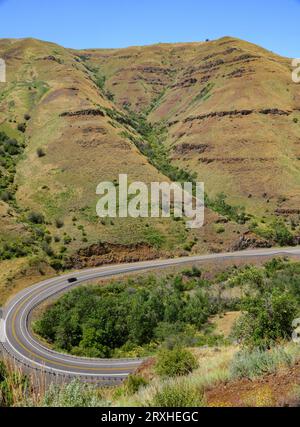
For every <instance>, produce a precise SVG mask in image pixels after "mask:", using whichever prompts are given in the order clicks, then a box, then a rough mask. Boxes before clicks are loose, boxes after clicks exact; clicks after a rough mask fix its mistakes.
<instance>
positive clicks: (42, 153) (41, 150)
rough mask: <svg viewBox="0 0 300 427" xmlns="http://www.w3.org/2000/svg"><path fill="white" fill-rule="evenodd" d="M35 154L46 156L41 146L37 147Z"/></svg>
mask: <svg viewBox="0 0 300 427" xmlns="http://www.w3.org/2000/svg"><path fill="white" fill-rule="evenodd" d="M36 154H37V156H38V157H45V156H46V153H45V151H44V150H43V149H42V148H38V149H37V150H36Z"/></svg>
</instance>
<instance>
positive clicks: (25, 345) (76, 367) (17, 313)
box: [3, 248, 300, 381]
mask: <svg viewBox="0 0 300 427" xmlns="http://www.w3.org/2000/svg"><path fill="white" fill-rule="evenodd" d="M275 255H282V256H289V255H298V256H300V248H284V249H283V248H280V249H261V250H251V251H244V252H235V253H224V254H215V255H204V256H195V257H187V258H178V259H169V260H155V261H146V262H139V263H134V264H123V265H112V266H109V267H100V268H93V269H88V270H82V271H78V272H75V273H69V274H66V275H63V276H59V277H55V278H53V279H49V280H45V281H43V282H41V283H39V284H37V285H34V286H31V287H30V288H27V289H25V290H23V291H22V292H20V293H19V294H17V295H16V296H15V297H13V298H12V299H11V300H10V301H9V303H8V304H7V306H6V307H5V308H4V313H3V317H4V324H3V329H4V337H5V342H4V343H3V346H4V348H5V350H6V351H7V352H8V354H9V355H10V356H11V357H12V358H14V359H15V360H16V361H18V362H19V363H21V364H22V365H25V366H26V367H27V369H30V370H43V371H44V372H47V374H52V375H55V376H57V377H60V378H62V377H77V376H79V377H81V378H84V379H86V380H93V381H94V380H99V381H100V380H101V381H105V380H108V381H114V380H115V381H118V380H122V379H124V378H125V377H126V376H128V375H129V374H130V373H131V372H133V371H134V370H135V369H136V368H137V367H138V366H139V365H140V364H141V363H142V360H141V359H117V360H116V359H109V360H107V359H106V360H104V359H87V358H82V357H74V356H70V355H67V354H61V353H57V352H55V351H53V350H51V349H49V348H47V347H46V346H45V345H44V344H43V343H41V342H39V341H38V340H37V338H36V337H35V336H34V335H33V334H32V332H31V330H30V319H31V315H32V311H33V309H34V308H36V307H37V306H38V305H40V304H41V303H43V302H44V301H46V300H48V299H50V298H53V297H56V296H57V295H59V294H60V293H63V292H66V291H67V290H69V289H70V288H72V287H75V286H79V285H80V284H82V283H86V282H88V281H90V280H92V279H96V278H108V277H112V276H116V275H119V274H125V273H130V272H142V271H147V270H153V269H160V268H166V267H170V266H178V265H183V264H188V263H192V264H193V263H194V264H199V263H200V264H201V263H205V262H207V261H211V260H215V261H224V260H232V261H233V262H234V261H237V260H243V259H249V258H253V257H255V258H257V257H259V258H264V257H272V256H275ZM73 277H76V278H77V279H78V280H77V282H76V283H72V284H70V283H69V282H68V279H70V278H73Z"/></svg>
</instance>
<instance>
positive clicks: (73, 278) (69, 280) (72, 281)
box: [68, 277, 78, 283]
mask: <svg viewBox="0 0 300 427" xmlns="http://www.w3.org/2000/svg"><path fill="white" fill-rule="evenodd" d="M77 280H78V279H77V278H76V277H70V279H68V282H69V283H74V282H77Z"/></svg>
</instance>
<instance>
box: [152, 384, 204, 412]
mask: <svg viewBox="0 0 300 427" xmlns="http://www.w3.org/2000/svg"><path fill="white" fill-rule="evenodd" d="M150 406H152V407H158V408H188V407H198V406H203V390H202V389H200V388H197V387H193V386H192V385H189V384H188V383H186V382H182V383H180V384H165V385H163V387H162V388H161V389H160V390H158V391H157V392H156V394H155V395H154V397H153V400H152V402H151V404H150Z"/></svg>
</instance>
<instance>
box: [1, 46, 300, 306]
mask: <svg viewBox="0 0 300 427" xmlns="http://www.w3.org/2000/svg"><path fill="white" fill-rule="evenodd" d="M0 57H1V58H3V59H4V60H5V61H6V63H7V78H8V82H7V83H6V84H1V85H0V132H1V135H2V139H3V141H2V142H1V147H0V149H1V164H0V193H1V199H2V200H1V206H0V215H1V217H3V219H4V220H3V221H1V226H0V233H1V234H0V259H1V261H2V266H1V267H0V277H2V279H3V280H2V281H1V283H2V285H1V286H2V288H1V289H0V291H1V295H2V300H4V299H5V298H4V297H3V295H4V294H5V295H6V294H9V293H10V292H11V290H12V288H13V287H14V286H15V285H16V283H17V282H16V279H20V275H21V276H22V275H23V276H24V274H25V275H26V276H27V279H28V280H29V281H30V277H31V276H32V274H33V276H32V280H36V275H40V274H53V273H54V271H55V270H58V269H60V268H65V267H67V268H70V267H76V268H78V267H84V266H89V265H90V266H93V265H100V264H102V263H109V262H122V261H131V260H138V259H151V258H155V257H158V256H174V255H178V256H179V255H183V254H189V253H207V252H218V251H226V250H230V249H242V248H245V247H256V246H266V245H271V244H275V243H276V244H278V243H279V244H290V243H296V242H297V236H298V234H299V213H300V212H298V199H299V194H298V190H297V188H298V187H297V183H298V180H299V173H298V172H299V160H298V157H300V153H298V151H297V150H298V145H297V144H298V142H299V136H300V127H299V123H298V118H299V119H300V115H299V114H300V113H299V89H298V87H297V86H296V85H295V84H293V83H292V82H291V80H290V70H289V61H288V60H287V59H285V58H281V57H278V56H277V55H275V54H272V53H270V52H267V51H265V50H264V49H262V48H259V47H257V46H254V45H251V44H249V43H246V42H243V41H240V40H236V39H231V38H224V39H220V40H216V41H212V42H206V43H189V44H174V45H169V44H161V45H154V46H147V47H132V48H128V49H113V50H109V49H106V50H103V49H99V50H97V49H93V50H85V51H74V50H71V49H65V48H63V47H61V46H58V45H55V44H53V43H47V42H42V41H39V40H34V39H20V40H8V39H3V40H0ZM120 173H127V174H128V175H129V179H130V180H131V181H136V180H138V181H144V182H146V183H150V182H151V181H165V180H184V179H186V180H190V179H193V180H199V181H204V182H205V185H206V192H207V206H208V208H207V209H206V218H205V226H204V227H203V228H202V229H200V230H194V231H190V230H187V229H186V227H185V223H184V221H175V220H174V218H170V219H163V220H161V219H138V220H132V219H126V220H124V219H123V220H121V219H114V220H108V219H107V220H99V218H98V217H97V216H96V213H95V206H96V203H97V196H96V194H95V191H96V186H97V185H98V183H99V182H101V181H107V180H110V181H115V180H117V178H118V175H119V174H120ZM222 192H223V193H224V195H223V196H222V195H220V193H222ZM275 213H277V214H279V215H284V219H285V221H286V224H285V223H284V221H281V222H278V221H277V220H276V221H275V222H274V218H275ZM264 217H265V218H264ZM249 230H251V231H250V232H249ZM291 232H292V234H291ZM258 236H259V237H258ZM16 259H18V262H16ZM8 271H9V274H7V272H8ZM7 276H9V282H7V280H8V279H7ZM18 286H21V285H18Z"/></svg>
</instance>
